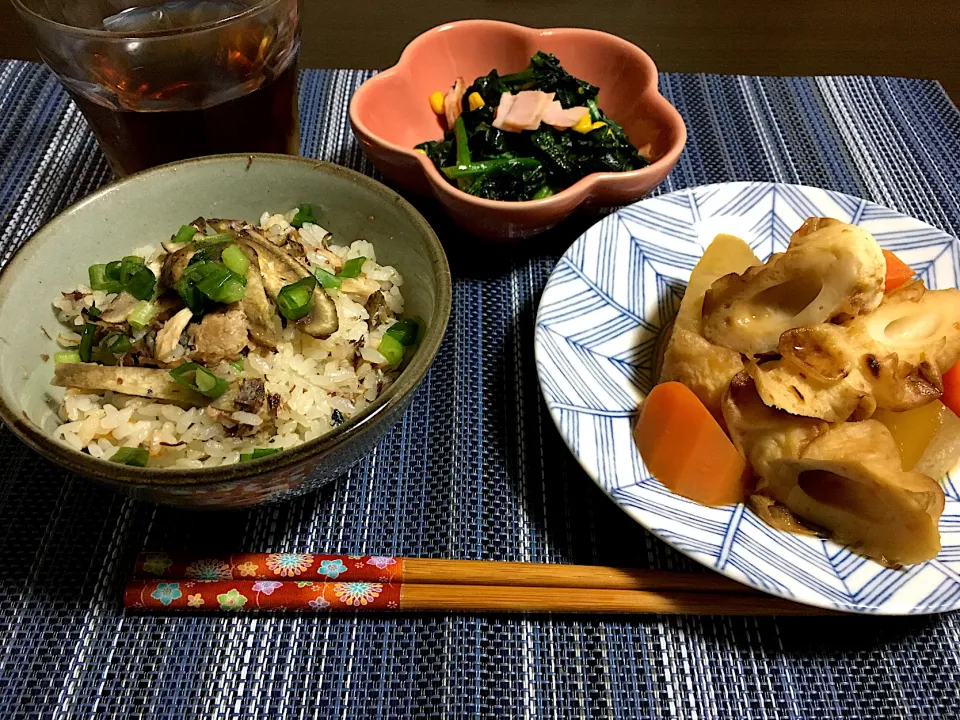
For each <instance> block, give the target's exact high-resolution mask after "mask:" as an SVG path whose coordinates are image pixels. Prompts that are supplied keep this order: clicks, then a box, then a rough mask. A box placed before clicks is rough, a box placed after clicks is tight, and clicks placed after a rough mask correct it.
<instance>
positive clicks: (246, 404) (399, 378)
mask: <svg viewBox="0 0 960 720" xmlns="http://www.w3.org/2000/svg"><path fill="white" fill-rule="evenodd" d="M306 203H309V205H310V207H307V205H306ZM311 208H312V209H313V210H314V211H315V215H316V217H312V216H311ZM300 210H305V213H306V214H304V213H301V212H300ZM194 218H196V219H197V220H196V221H195V222H193V224H190V223H191V222H192V221H193V219H194ZM204 218H206V220H204ZM212 218H221V219H220V220H213V219H212ZM224 218H226V220H225V219H224ZM208 223H209V224H208ZM178 228H179V229H180V231H181V232H180V235H183V231H184V230H186V229H187V228H189V229H190V230H192V231H193V232H194V233H195V234H194V235H193V236H192V237H191V238H185V237H179V236H178V235H177V233H178ZM223 233H227V234H223ZM190 234H191V233H190V232H189V231H188V232H187V235H190ZM247 237H249V238H250V241H249V247H247V245H245V242H246V241H245V239H244V238H247ZM224 238H226V239H227V241H228V242H226V243H225V242H222V240H223V239H224ZM207 241H210V242H209V243H208V242H207ZM216 241H220V242H216ZM256 243H260V245H259V246H258V245H256ZM208 244H209V245H210V246H211V247H212V248H213V250H214V251H216V254H215V255H213V256H211V255H209V252H208V251H206V250H204V251H203V252H197V249H196V248H198V247H200V248H202V247H206V246H207V245H208ZM188 247H189V248H193V249H192V250H190V251H189V252H187V251H186V250H185V248H188ZM227 247H229V248H232V249H231V250H230V253H231V254H230V255H229V258H228V254H227V253H226V252H224V248H227ZM260 247H265V248H267V250H266V256H267V258H268V260H264V259H263V258H264V251H263V250H262V249H260ZM277 248H279V250H278V249H277ZM238 249H239V250H243V253H245V254H246V256H247V258H248V259H252V262H253V266H252V267H251V266H250V262H249V261H248V260H244V259H243V253H240V252H238ZM178 251H179V252H178ZM281 251H283V252H281ZM184 252H187V258H185V259H184V262H182V263H179V264H178V263H177V262H176V261H177V258H178V257H179V256H182V255H184ZM274 252H277V253H280V254H281V255H283V258H282V262H281V265H283V263H287V265H290V266H293V267H295V269H296V270H297V272H300V273H301V275H302V277H303V278H304V279H302V280H301V281H300V282H298V283H294V282H293V281H294V280H296V279H297V278H298V277H301V275H293V276H291V277H289V278H287V279H284V277H283V275H282V274H281V275H280V276H279V277H280V279H279V280H278V279H277V278H274V277H272V276H271V275H270V272H271V270H270V267H272V265H271V262H272V258H273V255H272V253H274ZM258 253H259V257H260V260H259V263H258V260H257V259H258ZM284 253H289V254H290V255H293V256H295V257H296V262H295V263H293V264H292V265H291V264H290V263H289V262H287V261H288V260H289V257H286V255H284ZM193 255H196V257H192V258H190V256H193ZM221 255H222V257H221ZM201 256H202V259H201ZM119 258H124V259H125V261H129V262H130V263H132V264H131V267H132V268H135V269H136V272H142V273H144V275H145V276H146V277H147V278H148V279H152V278H156V283H155V286H151V287H153V288H154V289H153V294H152V295H151V294H150V290H147V291H146V294H139V295H138V293H137V291H136V290H134V289H133V286H132V285H131V288H130V289H129V292H128V289H127V288H126V287H124V288H122V289H118V288H117V287H114V286H108V284H107V283H106V281H104V279H103V277H102V272H101V277H100V279H99V280H97V279H96V278H95V277H94V275H95V273H94V272H93V269H92V268H91V270H90V276H89V279H88V277H87V276H88V272H87V270H88V267H90V266H91V265H95V264H101V265H100V267H101V268H102V267H103V265H102V264H104V263H107V262H110V261H112V260H117V259H119ZM187 259H189V266H190V268H191V270H190V271H189V273H184V272H183V270H184V268H185V267H187ZM228 259H229V261H230V262H228ZM238 259H239V260H240V261H243V264H242V265H241V266H240V267H237V266H236V265H235V264H233V263H235V262H236V261H237V260H238ZM198 260H200V261H199V262H198ZM208 261H209V262H208ZM138 263H139V265H138ZM224 265H225V266H228V267H229V268H231V269H232V270H234V271H235V273H234V274H233V275H232V277H233V278H234V279H235V280H242V281H243V282H242V284H241V286H239V294H238V295H236V296H229V297H228V296H225V297H217V295H216V294H213V293H211V292H210V290H209V287H215V289H216V288H217V287H227V286H226V285H222V284H221V285H219V286H210V284H209V283H207V284H206V285H203V284H201V283H199V282H197V283H195V284H196V285H197V286H200V287H203V289H204V292H205V293H207V294H206V295H200V294H199V293H198V292H197V290H196V289H195V288H194V287H192V286H191V285H190V283H188V282H187V280H186V279H184V278H183V277H180V276H177V275H171V274H170V273H171V270H170V268H171V267H173V268H177V269H178V272H180V273H181V275H188V274H189V277H190V278H194V279H195V278H197V277H202V276H201V275H199V274H198V273H197V272H194V271H195V270H198V269H204V268H201V267H200V266H210V267H213V266H217V267H218V268H219V269H220V271H223V266H224ZM287 265H284V267H286V266H287ZM137 268H141V269H137ZM143 268H145V269H143ZM303 268H306V269H305V270H303ZM257 269H262V270H263V273H262V274H261V273H257V272H255V270H257ZM124 272H125V274H124V278H125V281H126V279H127V278H129V277H131V275H130V274H128V273H126V266H124ZM225 274H226V275H229V274H230V273H225ZM314 278H318V279H319V280H321V281H323V282H322V283H321V282H319V281H317V282H312V281H313V280H314ZM177 280H179V281H180V282H175V281H177ZM261 280H262V285H263V287H262V288H260V285H261ZM328 280H329V283H328V282H327V281H328ZM249 281H252V282H253V284H252V285H251V284H250V282H249ZM281 281H282V282H281ZM311 282H312V287H313V291H312V293H313V294H310V293H311V291H310V286H311V285H310V283H311ZM97 283H99V284H97ZM184 283H186V285H185V286H183V287H182V285H183V284H184ZM284 283H288V284H284ZM304 283H307V286H306V288H307V289H306V294H300V295H294V294H293V293H288V292H287V291H288V290H290V289H291V288H293V289H296V288H295V286H297V285H303V284H304ZM274 285H275V286H276V287H273V286H274ZM174 288H176V291H174ZM278 288H279V294H278V291H277V289H278ZM140 290H141V291H142V290H143V289H142V288H140ZM254 291H256V292H259V294H260V296H261V297H262V298H265V301H263V300H261V304H262V305H263V307H264V308H268V309H269V310H270V312H269V313H268V312H267V310H264V317H263V318H259V317H258V316H257V311H258V308H259V306H258V305H257V304H256V303H253V304H251V301H250V297H251V295H255V292H254ZM218 292H219V290H218ZM131 294H132V295H137V297H133V296H132V295H131ZM194 295H196V297H199V298H200V300H199V301H198V300H196V298H194ZM138 297H140V298H146V299H145V300H140V301H139V302H138V299H137V298H138ZM211 298H212V299H211ZM291 298H297V300H295V301H292V300H291ZM304 299H305V300H306V304H301V306H297V305H296V304H295V303H296V302H301V301H302V300H304ZM214 300H216V301H218V302H214ZM201 301H202V302H201ZM198 302H199V303H200V305H198V304H197V303H198ZM291 302H293V303H294V304H293V305H291ZM450 302H451V288H450V274H449V268H448V265H447V262H446V258H445V255H444V253H443V250H442V247H441V246H440V243H439V241H438V240H437V238H436V236H435V234H434V233H433V231H432V230H431V229H430V227H429V225H428V224H427V223H426V221H425V220H424V219H423V218H422V217H421V216H420V215H419V214H418V213H417V212H416V211H415V210H414V209H413V208H412V207H411V206H410V205H409V204H407V203H406V202H405V201H404V200H403V199H401V198H400V197H399V196H397V195H396V194H395V193H393V192H392V191H390V190H388V189H387V188H385V187H383V186H382V185H379V184H378V183H376V182H375V181H373V180H371V179H370V178H367V177H365V176H362V175H360V174H358V173H354V172H352V171H349V170H346V169H344V168H341V167H338V166H335V165H330V164H327V163H322V162H317V161H312V160H307V159H303V158H294V157H288V156H274V155H254V156H248V155H242V156H241V155H234V156H229V155H227V156H215V157H210V158H201V159H197V160H190V161H185V162H181V163H174V164H172V165H167V166H164V167H161V168H156V169H153V170H150V171H147V172H144V173H140V174H138V175H134V176H131V177H129V178H127V179H125V180H122V181H120V182H117V183H115V184H113V185H110V186H108V187H106V188H104V189H102V190H100V191H98V192H97V193H95V194H93V195H91V196H89V197H88V198H86V199H84V200H82V201H81V202H79V203H77V204H76V205H74V206H72V207H71V208H68V209H67V210H65V211H64V212H63V213H61V215H60V216H58V217H57V218H55V219H54V220H52V221H51V222H50V223H48V224H47V225H46V226H45V227H43V228H41V229H40V230H39V231H38V232H37V233H36V234H35V235H34V236H33V237H32V238H31V239H30V240H28V241H27V242H26V243H24V245H23V246H22V247H21V248H20V250H18V252H17V253H16V255H15V256H14V257H13V258H12V259H11V260H10V261H9V262H8V263H7V266H6V267H5V268H4V270H3V272H2V273H0V416H2V418H3V420H4V421H5V422H6V424H7V425H8V427H10V428H11V429H12V430H13V431H14V432H15V433H16V434H17V435H19V436H20V437H21V438H22V439H23V440H24V441H25V442H26V443H27V444H28V445H30V446H32V447H33V448H34V449H36V450H38V451H39V452H41V453H42V454H43V455H45V456H47V457H48V458H50V459H51V460H53V461H55V462H57V463H59V464H61V465H63V466H65V467H67V468H69V469H71V470H74V471H76V472H79V473H81V474H83V475H86V476H88V477H92V478H96V479H98V480H101V481H103V482H106V483H108V484H109V485H111V486H112V487H114V488H116V489H119V490H121V491H124V492H127V493H130V494H133V495H134V496H137V497H141V498H144V499H148V500H153V501H156V502H161V503H167V504H176V505H181V506H190V507H215V508H216V507H240V506H246V505H251V504H256V503H261V502H265V501H271V500H277V499H281V498H284V497H289V496H292V495H296V494H299V493H302V492H304V491H307V490H310V489H313V488H315V487H318V486H320V485H322V484H323V483H325V482H327V481H329V480H331V479H333V478H334V477H336V476H337V475H338V474H340V473H342V472H343V471H344V470H345V469H346V468H347V467H349V466H350V465H351V464H352V463H353V462H355V461H356V460H357V459H358V458H360V457H361V456H362V455H363V454H365V453H366V452H367V451H368V450H369V449H371V448H372V446H373V445H374V444H375V443H376V441H377V440H378V439H379V437H380V436H381V435H382V434H383V433H384V432H385V431H386V430H387V429H389V427H390V426H391V425H392V424H393V422H395V421H396V420H397V419H398V418H399V415H400V414H401V413H402V411H403V410H404V409H405V408H406V407H407V406H408V405H409V403H410V401H411V399H412V395H413V393H414V390H415V389H416V387H417V386H418V385H419V384H420V382H421V381H422V380H423V378H424V376H425V375H426V372H427V370H428V368H429V366H430V363H431V362H432V360H433V358H434V356H435V355H436V352H437V350H438V348H439V343H440V341H441V339H442V336H443V332H444V330H445V328H446V323H447V320H448V316H449V312H450ZM198 307H199V309H198ZM251 308H252V309H251ZM151 313H152V314H151ZM305 313H307V314H305ZM410 318H416V320H412V319H410ZM134 319H136V322H135V321H134ZM128 322H129V324H126V323H128ZM411 327H412V328H413V333H412V335H411V333H410V332H409V329H410V328H411ZM87 334H89V339H87V340H84V339H83V338H85V337H86V335H87ZM412 337H415V342H413V341H412V340H411V338H412ZM395 338H400V339H402V340H404V342H403V344H402V345H400V344H398V343H397V341H396V340H395ZM408 341H409V342H408ZM388 343H389V344H390V347H389V348H388ZM404 346H406V347H404ZM91 347H93V348H94V349H93V351H92V352H93V356H92V357H91ZM380 350H383V352H382V353H381V352H380ZM171 378H173V379H172V380H171ZM208 379H209V385H208ZM124 382H126V384H125V385H124V384H123V383H124ZM143 464H146V465H147V466H146V467H140V465H143Z"/></svg>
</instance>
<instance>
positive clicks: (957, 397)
mask: <svg viewBox="0 0 960 720" xmlns="http://www.w3.org/2000/svg"><path fill="white" fill-rule="evenodd" d="M940 402H942V403H943V404H944V405H946V406H947V407H948V408H950V409H951V410H952V411H953V414H954V415H956V416H957V417H960V363H957V364H956V365H954V366H953V367H952V368H950V369H949V370H947V372H945V373H944V374H943V395H942V396H941V397H940Z"/></svg>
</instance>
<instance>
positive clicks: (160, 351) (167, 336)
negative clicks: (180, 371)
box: [154, 308, 193, 363]
mask: <svg viewBox="0 0 960 720" xmlns="http://www.w3.org/2000/svg"><path fill="white" fill-rule="evenodd" d="M191 318H193V312H191V310H190V308H184V309H183V310H181V311H180V312H178V313H177V314H176V315H174V316H173V317H172V318H170V319H169V320H167V322H166V323H165V324H164V326H163V327H162V328H161V329H160V331H159V332H157V342H156V350H155V352H154V354H155V355H156V358H157V362H161V363H169V362H173V361H174V360H176V359H177V356H176V354H175V351H176V349H177V347H179V345H180V336H181V335H182V334H183V331H184V330H186V329H187V325H189V324H190V320H191Z"/></svg>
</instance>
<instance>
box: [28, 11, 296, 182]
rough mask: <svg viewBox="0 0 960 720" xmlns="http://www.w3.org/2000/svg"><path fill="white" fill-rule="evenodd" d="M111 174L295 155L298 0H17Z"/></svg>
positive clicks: (40, 47)
mask: <svg viewBox="0 0 960 720" xmlns="http://www.w3.org/2000/svg"><path fill="white" fill-rule="evenodd" d="M13 4H14V5H15V6H16V8H17V10H18V11H19V13H20V15H21V16H22V17H23V19H24V21H25V22H26V24H27V26H28V27H29V29H30V31H31V33H32V34H33V38H34V41H35V42H36V45H37V49H38V51H39V53H40V55H41V57H42V58H43V59H44V61H45V62H46V63H47V64H48V65H49V66H50V67H51V68H52V69H53V70H54V72H55V73H56V74H57V76H58V77H59V78H60V81H61V82H62V83H63V85H64V87H65V88H66V89H67V92H69V93H70V96H71V97H72V98H73V99H74V100H75V101H76V103H77V105H78V106H79V107H80V110H81V111H82V112H83V114H84V116H85V117H86V119H87V122H88V123H89V124H90V127H91V128H92V129H93V132H94V134H95V135H96V136H97V139H98V140H99V141H100V147H101V148H103V151H104V153H105V154H106V156H107V158H108V159H109V160H110V164H111V165H112V166H113V169H114V171H115V172H116V173H117V175H120V176H123V175H127V174H129V173H133V172H137V171H138V170H143V169H145V168H148V167H153V166H154V165H161V164H163V163H166V162H172V161H174V160H182V159H184V158H190V157H197V156H200V155H212V154H215V153H228V152H277V153H290V154H296V153H297V152H298V151H299V147H300V124H299V117H298V112H297V55H298V52H299V49H300V12H299V7H298V0H154V1H153V2H151V1H150V0H81V1H80V2H78V1H77V0H13Z"/></svg>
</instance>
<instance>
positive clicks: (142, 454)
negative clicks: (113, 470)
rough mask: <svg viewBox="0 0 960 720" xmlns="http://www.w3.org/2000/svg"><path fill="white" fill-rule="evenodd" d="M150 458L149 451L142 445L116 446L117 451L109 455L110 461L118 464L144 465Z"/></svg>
mask: <svg viewBox="0 0 960 720" xmlns="http://www.w3.org/2000/svg"><path fill="white" fill-rule="evenodd" d="M149 460H150V453H148V452H147V450H146V448H142V447H127V446H126V445H124V446H123V447H120V448H117V451H116V452H115V453H114V454H113V455H111V456H110V462H114V463H119V464H120V465H133V466H134V467H146V466H147V462H148V461H149Z"/></svg>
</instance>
